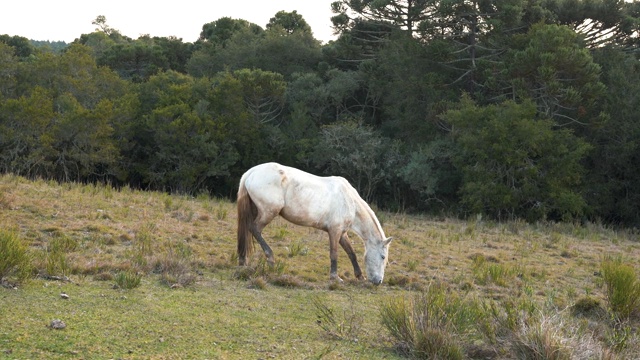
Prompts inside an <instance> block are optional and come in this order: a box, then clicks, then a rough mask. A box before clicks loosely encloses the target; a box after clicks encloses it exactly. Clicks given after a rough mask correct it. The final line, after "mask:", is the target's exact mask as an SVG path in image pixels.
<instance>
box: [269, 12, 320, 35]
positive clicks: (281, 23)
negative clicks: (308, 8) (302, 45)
mask: <svg viewBox="0 0 640 360" xmlns="http://www.w3.org/2000/svg"><path fill="white" fill-rule="evenodd" d="M275 29H281V30H283V31H284V32H285V33H286V34H287V35H291V34H294V33H297V32H303V33H307V34H311V27H310V26H309V24H307V21H306V20H305V19H304V18H303V17H302V15H300V14H298V12H297V11H295V10H293V11H292V12H287V11H284V10H283V11H278V12H277V13H276V15H275V16H274V17H272V18H271V19H269V23H268V24H267V30H272V31H273V30H275Z"/></svg>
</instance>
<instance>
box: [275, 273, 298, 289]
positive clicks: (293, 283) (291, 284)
mask: <svg viewBox="0 0 640 360" xmlns="http://www.w3.org/2000/svg"><path fill="white" fill-rule="evenodd" d="M269 282H270V283H271V284H273V285H276V286H280V287H287V288H302V287H305V286H306V284H305V283H304V281H302V280H300V278H298V277H296V276H293V275H287V274H284V275H279V276H275V277H273V278H271V280H270V281H269Z"/></svg>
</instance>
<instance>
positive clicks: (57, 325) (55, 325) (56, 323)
mask: <svg viewBox="0 0 640 360" xmlns="http://www.w3.org/2000/svg"><path fill="white" fill-rule="evenodd" d="M49 327H50V328H52V329H56V330H62V329H64V328H66V327H67V324H65V323H64V321H62V320H60V319H55V320H53V321H51V324H49Z"/></svg>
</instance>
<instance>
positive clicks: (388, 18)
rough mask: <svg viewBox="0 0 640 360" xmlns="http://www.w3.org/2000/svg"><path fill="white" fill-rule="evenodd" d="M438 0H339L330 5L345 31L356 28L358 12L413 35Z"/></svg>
mask: <svg viewBox="0 0 640 360" xmlns="http://www.w3.org/2000/svg"><path fill="white" fill-rule="evenodd" d="M435 4H436V2H434V1H432V0H386V1H385V0H383V1H380V0H340V1H335V2H333V3H332V4H331V8H332V11H333V13H334V14H336V15H335V16H334V17H332V18H331V21H332V22H333V25H334V27H335V28H336V29H337V30H338V31H343V30H345V29H348V28H352V27H353V22H354V21H355V19H354V18H352V17H351V16H350V14H351V13H355V14H356V15H357V16H359V17H361V18H362V19H365V20H366V21H370V22H375V23H380V24H385V25H387V26H389V27H393V28H396V29H400V30H403V31H405V32H407V33H408V34H410V35H412V34H413V33H414V32H415V31H416V30H417V28H418V26H419V24H420V22H422V21H425V20H426V19H428V17H429V16H430V15H431V13H432V12H433V11H434V5H435Z"/></svg>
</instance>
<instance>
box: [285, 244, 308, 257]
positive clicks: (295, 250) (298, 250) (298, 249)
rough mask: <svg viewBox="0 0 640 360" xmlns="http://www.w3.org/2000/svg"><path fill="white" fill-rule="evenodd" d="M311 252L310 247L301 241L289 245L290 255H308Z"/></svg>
mask: <svg viewBox="0 0 640 360" xmlns="http://www.w3.org/2000/svg"><path fill="white" fill-rule="evenodd" d="M308 253H309V249H308V248H307V247H306V246H304V243H302V242H301V241H296V242H294V243H292V244H291V246H289V257H294V256H298V255H307V254H308Z"/></svg>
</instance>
